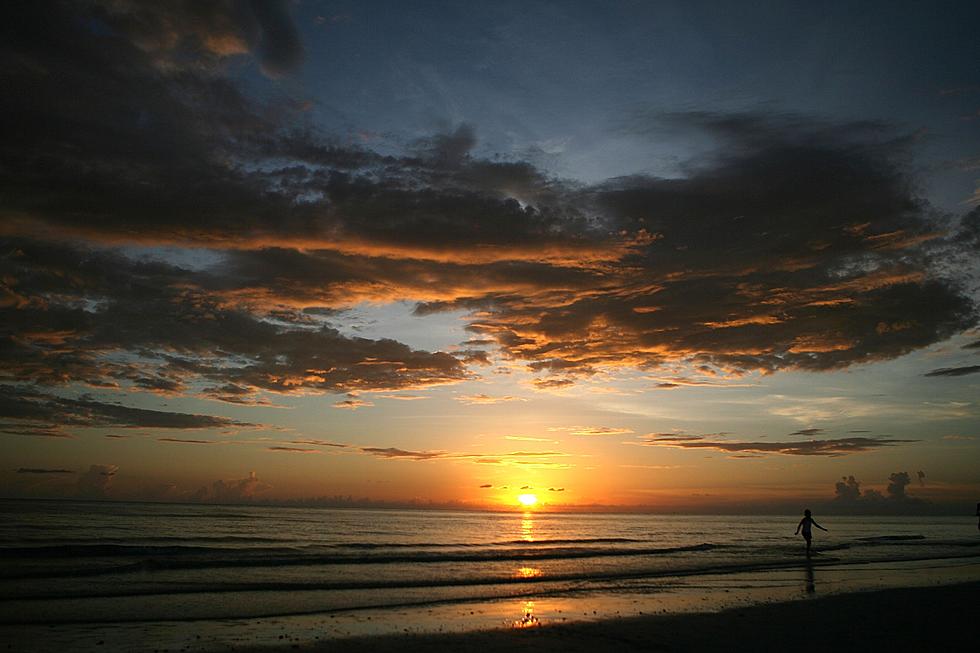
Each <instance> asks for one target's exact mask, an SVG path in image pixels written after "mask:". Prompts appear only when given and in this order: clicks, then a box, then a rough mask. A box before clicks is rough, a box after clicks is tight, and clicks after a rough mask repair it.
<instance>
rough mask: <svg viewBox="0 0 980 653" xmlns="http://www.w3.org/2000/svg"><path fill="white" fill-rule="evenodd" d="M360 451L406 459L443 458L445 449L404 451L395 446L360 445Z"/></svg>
mask: <svg viewBox="0 0 980 653" xmlns="http://www.w3.org/2000/svg"><path fill="white" fill-rule="evenodd" d="M361 451H363V452H364V453H366V454H370V455H372V456H377V457H378V458H405V459H408V460H434V459H436V458H445V457H446V455H447V454H446V452H445V451H406V450H405V449H398V448H396V447H386V448H381V447H361Z"/></svg>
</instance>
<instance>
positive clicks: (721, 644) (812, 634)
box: [253, 582, 980, 653]
mask: <svg viewBox="0 0 980 653" xmlns="http://www.w3.org/2000/svg"><path fill="white" fill-rule="evenodd" d="M978 592H980V583H976V582H974V583H963V584H958V585H949V586H941V587H928V588H915V589H891V590H881V591H877V592H861V593H854V594H845V595H840V596H833V597H829V598H824V599H819V600H814V601H806V602H802V601H790V602H785V603H775V604H768V605H759V606H753V607H748V608H733V609H730V610H724V611H722V612H717V613H696V614H675V615H669V616H667V615H664V616H649V617H634V618H629V619H612V620H603V621H598V622H591V623H580V624H573V625H555V626H541V627H538V628H526V629H510V630H505V629H501V630H493V631H480V632H470V633H464V634H451V635H431V634H429V635H412V634H410V635H396V636H384V637H367V638H355V639H347V640H343V641H339V642H331V643H328V644H318V645H313V646H300V648H301V649H303V650H319V651H338V650H343V651H347V652H349V653H360V652H361V651H363V652H365V653H367V652H369V651H370V652H372V653H396V652H405V653H409V652H413V651H445V652H451V651H460V652H462V651H480V652H481V653H497V652H498V651H499V652H505V651H533V652H535V653H549V652H551V651H554V652H556V653H557V652H559V651H560V652H562V653H578V652H580V653H591V652H593V651H618V652H619V653H626V652H630V651H678V652H679V651H786V650H794V651H804V652H806V651H814V652H816V651H834V652H836V653H839V652H841V651H862V652H863V651H888V650H892V651H943V650H957V649H960V648H964V649H965V648H966V647H967V646H968V645H973V641H972V640H973V639H974V638H975V634H974V633H973V629H972V626H973V625H974V622H973V619H974V618H975V617H976V605H977V597H978V596H980V594H978ZM253 650H254V651H256V652H257V651H260V650H262V651H270V652H271V651H277V650H281V649H279V648H273V647H269V648H262V649H253Z"/></svg>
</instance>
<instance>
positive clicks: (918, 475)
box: [915, 470, 926, 487]
mask: <svg viewBox="0 0 980 653" xmlns="http://www.w3.org/2000/svg"><path fill="white" fill-rule="evenodd" d="M915 476H916V478H918V479H919V486H920V487H922V486H924V485H925V484H926V473H925V472H923V471H921V470H919V471H918V472H916V473H915Z"/></svg>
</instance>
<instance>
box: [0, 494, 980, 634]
mask: <svg viewBox="0 0 980 653" xmlns="http://www.w3.org/2000/svg"><path fill="white" fill-rule="evenodd" d="M815 518H816V520H817V521H818V523H820V524H821V525H823V526H825V527H826V528H828V529H829V532H826V533H824V532H823V531H819V530H817V531H815V535H814V545H815V551H816V552H817V555H815V556H814V558H813V560H812V561H811V562H808V561H807V560H806V558H805V556H804V555H803V540H802V539H801V538H800V537H798V536H794V530H795V528H796V524H797V522H798V521H799V516H798V515H791V516H673V515H671V516H666V515H637V514H568V513H561V514H558V513H541V512H527V513H520V512H516V513H515V512H507V513H486V512H448V511H426V510H412V511H408V510H406V511H395V510H337V509H318V508H284V507H266V506H217V505H175V504H146V503H105V502H68V501H65V502H58V501H34V502H28V501H13V500H3V501H0V553H2V559H3V565H2V571H0V628H2V629H6V630H4V631H3V632H6V633H7V635H8V636H11V637H13V633H15V632H21V631H20V630H16V629H18V628H19V629H24V628H27V629H30V628H35V630H36V631H37V632H42V631H41V630H38V629H44V628H47V629H48V631H44V632H48V633H51V632H52V630H51V629H54V631H56V632H57V633H60V636H63V638H62V639H61V640H59V645H71V643H72V641H73V640H72V639H71V638H73V637H75V638H77V637H80V636H83V635H84V633H90V632H92V631H91V629H92V628H93V627H98V626H99V625H100V624H102V625H104V627H105V628H104V632H109V633H111V632H113V629H114V628H115V629H117V630H118V628H120V627H122V626H123V625H126V624H128V625H130V626H133V625H144V626H145V625H147V624H156V625H158V626H159V625H161V624H181V623H185V624H186V623H192V622H194V623H198V624H200V623H212V624H214V625H215V628H213V629H211V630H206V632H207V633H208V637H211V638H212V640H211V641H212V642H215V641H219V642H225V640H223V639H221V637H222V636H221V635H220V633H221V632H222V630H223V628H222V626H225V627H227V626H228V624H230V623H233V622H234V623H238V624H240V625H242V626H241V628H239V629H237V630H234V632H235V633H239V634H240V633H242V632H246V631H249V629H250V628H251V631H252V632H253V634H255V633H264V634H263V635H261V637H260V639H262V638H267V637H269V636H272V635H275V631H270V632H265V631H268V630H269V628H268V627H267V628H265V630H263V629H262V627H261V626H260V625H259V624H262V623H265V624H266V625H267V626H268V625H269V624H280V625H281V624H284V623H290V622H289V620H290V619H293V620H294V625H297V624H300V621H296V620H297V619H302V618H305V620H303V621H302V625H301V626H297V627H299V628H300V630H301V631H302V632H303V633H306V634H307V635H310V637H311V638H312V636H313V635H312V633H315V632H319V631H317V630H316V628H317V626H316V625H315V624H316V623H320V624H325V626H324V630H323V632H322V634H323V635H324V636H325V637H326V636H332V637H336V636H342V635H344V634H345V633H347V634H350V633H354V634H357V633H364V632H368V633H373V632H392V631H401V630H405V629H409V628H415V629H419V630H431V629H435V628H439V629H442V628H447V629H452V628H471V627H492V626H498V625H501V624H506V623H508V620H509V619H510V616H508V615H513V620H512V621H513V625H518V626H520V625H528V624H537V623H540V620H542V619H545V618H546V617H548V618H551V619H555V618H560V619H562V620H565V619H568V618H570V617H572V616H574V617H576V618H577V617H581V616H582V615H579V614H578V613H579V612H583V606H586V608H587V607H588V606H596V605H600V606H602V609H603V610H602V611H603V614H605V615H607V616H608V614H610V613H611V612H612V610H613V608H615V613H616V614H626V613H642V612H644V610H653V611H655V610H656V608H657V607H658V606H661V605H663V606H668V605H669V601H667V598H668V597H670V596H674V597H681V596H682V597H687V598H686V600H687V601H688V603H691V600H692V599H693V598H694V597H698V596H700V595H704V596H707V595H708V594H712V593H713V594H714V595H718V594H719V593H721V592H724V593H726V594H728V595H731V593H732V591H733V590H734V591H735V592H736V593H737V594H738V593H741V594H743V595H748V593H754V594H753V595H754V596H755V597H756V599H758V598H760V588H761V592H762V598H765V596H768V595H771V596H773V597H776V598H779V597H784V595H785V594H786V593H787V592H790V593H795V592H798V593H799V594H800V595H805V594H807V593H814V592H815V591H817V590H816V588H821V589H827V590H832V588H833V587H834V586H835V584H836V586H839V588H844V587H845V585H847V584H848V583H847V582H845V581H848V582H850V585H853V584H854V582H853V579H855V578H861V577H862V572H864V577H865V578H866V580H867V581H868V582H865V584H866V585H868V586H869V587H871V586H879V585H881V584H882V582H883V580H882V579H884V578H886V577H890V576H894V574H889V573H887V572H882V571H880V570H882V569H885V570H887V569H892V570H902V569H905V570H906V574H907V575H909V576H910V577H915V576H916V575H917V574H918V575H921V570H922V569H926V568H933V569H936V568H938V569H944V570H945V572H944V573H945V574H946V578H947V580H948V578H949V576H950V575H952V576H953V577H954V578H955V577H956V576H957V574H960V573H961V572H960V571H958V569H963V570H965V571H963V572H962V573H963V575H964V579H967V578H966V576H970V577H971V578H972V577H973V574H974V573H975V572H976V570H977V567H978V565H980V537H978V535H977V527H976V523H975V518H970V517H969V516H965V517H962V518H960V517H867V516H862V517H839V516H829V515H828V516H823V515H819V514H818V515H815ZM903 565H904V566H903ZM815 569H816V572H815V571H814V570H815ZM824 570H826V571H824ZM867 570H878V571H877V572H875V573H876V574H877V575H875V574H868V573H867ZM872 577H874V578H876V579H877V581H876V582H871V581H870V580H868V579H871V578H872ZM821 581H822V583H823V584H822V587H821ZM903 582H906V581H901V580H899V581H896V583H897V584H902V583H903ZM896 583H893V584H896ZM886 584H887V583H886ZM740 588H741V590H745V591H740ZM858 589H860V587H858ZM529 604H530V606H529ZM474 606H477V608H474ZM534 606H550V607H547V608H546V609H544V610H542V609H540V608H539V609H538V610H537V611H535V609H534ZM631 606H632V607H631ZM529 607H530V611H529ZM674 607H675V608H676V605H675V606H674ZM663 609H666V607H664V608H663ZM592 612H593V613H594V614H596V615H599V611H598V610H595V609H593V611H592ZM467 613H469V614H467ZM583 614H584V616H586V617H588V616H589V610H588V609H584V612H583ZM557 615H563V616H561V617H558V616H557ZM600 616H601V615H600ZM484 617H485V618H484ZM311 618H315V619H313V620H311ZM369 622H370V623H369ZM73 626H74V627H75V628H74V630H73ZM328 626H329V627H328ZM80 627H84V628H85V629H87V630H84V631H83V630H79V628H80ZM160 627H163V626H160ZM11 629H13V630H11ZM130 630H132V628H130ZM144 630H145V629H144ZM171 630H173V629H171ZM224 630H225V631H228V632H231V631H230V630H229V629H228V628H224ZM198 632H200V629H198ZM79 633H82V634H79ZM216 633H217V634H216ZM94 636H98V637H104V635H94ZM94 636H93V637H94ZM214 637H217V638H218V639H217V640H214ZM65 638H67V639H65ZM317 638H319V635H317ZM225 639H227V632H226V635H225ZM280 639H281V638H280ZM93 641H94V640H93ZM76 643H77V642H76ZM52 648H56V647H54V646H53V647H52ZM79 648H83V647H79Z"/></svg>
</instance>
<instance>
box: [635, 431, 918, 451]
mask: <svg viewBox="0 0 980 653" xmlns="http://www.w3.org/2000/svg"><path fill="white" fill-rule="evenodd" d="M645 438H646V439H645V441H644V442H643V444H644V445H646V446H652V447H676V448H679V449H710V450H714V451H723V452H726V453H758V454H781V455H786V456H846V455H849V454H854V453H862V452H865V451H874V450H875V449H880V448H882V447H891V446H894V445H896V444H904V443H909V442H917V440H898V439H888V438H864V437H853V438H837V439H829V440H808V441H805V442H726V441H719V440H710V439H707V438H708V436H704V435H675V434H662V435H658V434H650V435H648V436H645Z"/></svg>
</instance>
